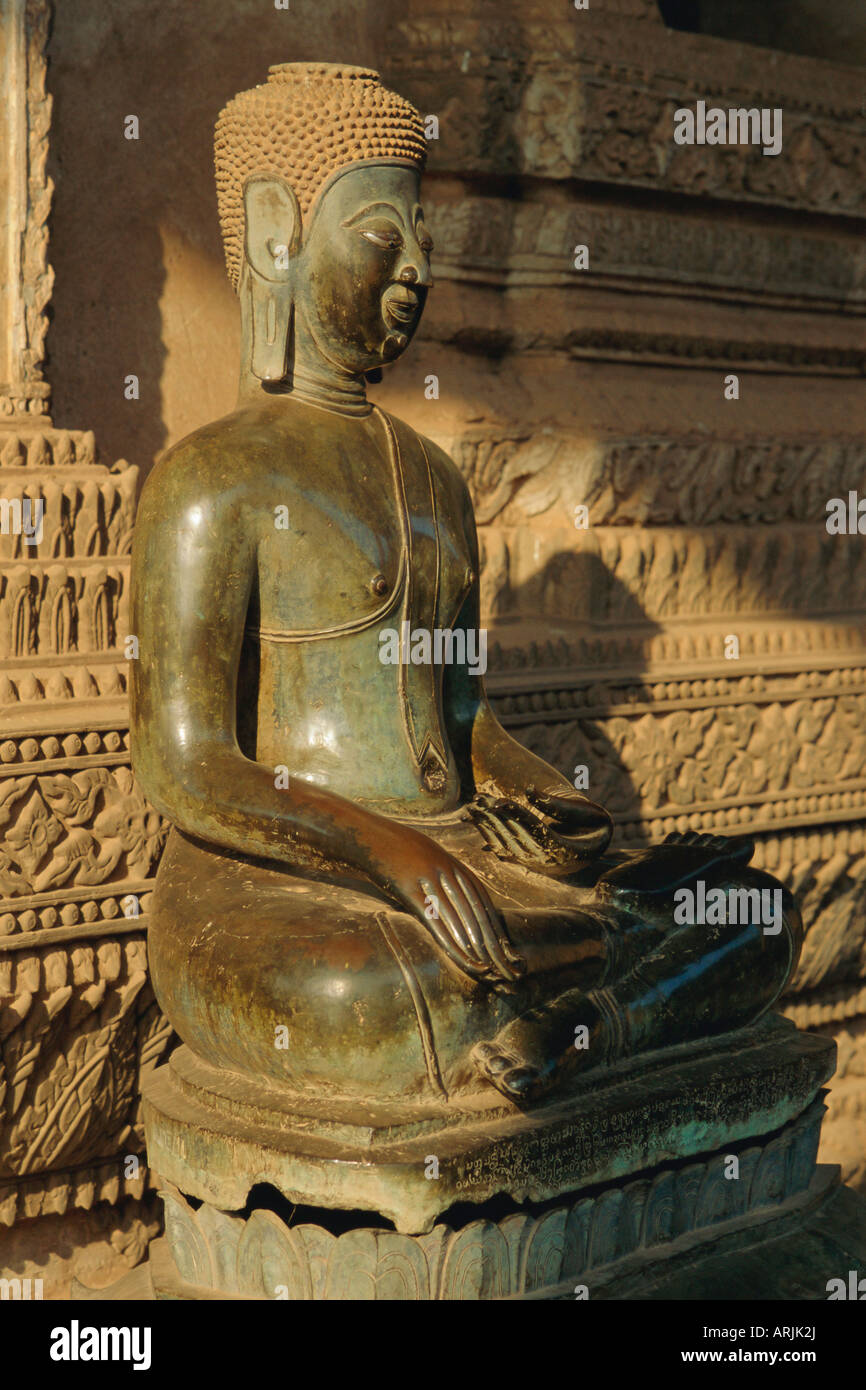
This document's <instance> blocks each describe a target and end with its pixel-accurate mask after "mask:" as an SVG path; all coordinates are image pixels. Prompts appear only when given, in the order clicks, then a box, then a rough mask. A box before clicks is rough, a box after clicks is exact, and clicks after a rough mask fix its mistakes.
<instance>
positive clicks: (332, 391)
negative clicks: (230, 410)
mask: <svg viewBox="0 0 866 1390" xmlns="http://www.w3.org/2000/svg"><path fill="white" fill-rule="evenodd" d="M244 304H245V297H243V296H242V297H241V305H242V310H241V374H240V383H239V388H238V406H242V405H249V404H250V403H251V402H253V401H261V399H262V396H263V395H267V396H293V397H294V398H295V399H296V400H299V401H304V402H306V403H307V404H309V405H316V406H319V407H320V408H321V409H322V410H330V411H333V412H335V413H336V414H338V415H369V414H370V412H371V410H372V409H373V407H372V406H371V405H370V402H369V401H368V400H367V391H366V382H365V379H364V377H363V375H357V376H356V375H355V374H354V373H352V372H348V371H346V370H345V369H344V368H342V367H338V366H337V365H336V364H335V363H333V362H330V361H329V360H328V359H327V357H325V356H324V354H323V353H322V352H321V351H320V350H319V348H318V347H317V346H316V344H315V343H314V341H313V339H312V336H311V335H310V332H309V330H308V329H307V326H306V324H305V323H304V322H303V320H302V319H301V318H300V316H299V315H297V314H296V316H295V323H294V330H293V332H292V333H291V335H290V338H291V346H290V351H289V360H288V365H287V371H286V377H285V380H283V381H280V382H268V383H267V384H266V383H264V382H262V381H260V380H259V378H258V377H257V376H256V375H255V373H254V372H253V370H252V347H253V333H252V324H251V323H250V321H249V317H248V314H247V313H245V312H244V310H243V306H244Z"/></svg>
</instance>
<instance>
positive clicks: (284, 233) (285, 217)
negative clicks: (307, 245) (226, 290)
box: [243, 175, 301, 382]
mask: <svg viewBox="0 0 866 1390" xmlns="http://www.w3.org/2000/svg"><path fill="white" fill-rule="evenodd" d="M244 214H245V218H244V220H245V230H244V258H245V260H246V265H247V272H248V273H247V275H246V276H245V277H243V278H244V279H245V281H246V285H247V293H248V295H249V301H248V304H247V306H246V307H247V311H248V314H249V323H250V326H251V329H252V352H251V361H250V367H251V369H252V372H253V375H254V376H256V377H258V379H259V381H273V382H276V381H282V380H283V378H284V377H285V375H286V367H287V364H288V362H289V360H290V357H291V344H290V338H291V331H292V305H293V298H294V295H293V285H292V281H293V271H294V260H295V256H296V254H297V250H298V247H299V245H300V239H301V214H300V209H299V207H298V200H297V198H296V197H295V194H294V191H293V190H292V189H291V188H290V187H289V185H288V184H287V183H286V182H285V180H284V179H281V178H279V177H278V176H276V175H256V176H254V177H252V178H250V179H248V180H247V182H246V184H245V186H244Z"/></svg>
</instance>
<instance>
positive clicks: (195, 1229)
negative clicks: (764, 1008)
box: [144, 1018, 838, 1299]
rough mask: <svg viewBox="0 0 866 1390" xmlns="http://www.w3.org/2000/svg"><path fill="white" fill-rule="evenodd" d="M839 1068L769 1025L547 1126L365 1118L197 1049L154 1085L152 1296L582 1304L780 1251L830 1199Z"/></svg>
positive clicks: (487, 1102)
mask: <svg viewBox="0 0 866 1390" xmlns="http://www.w3.org/2000/svg"><path fill="white" fill-rule="evenodd" d="M834 1063H835V1049H834V1046H833V1044H832V1042H830V1041H829V1040H827V1039H826V1038H822V1037H816V1036H813V1035H811V1034H807V1033H801V1032H798V1031H797V1030H796V1029H795V1028H793V1027H792V1026H791V1025H790V1024H788V1023H786V1022H784V1021H782V1020H780V1019H777V1018H767V1019H765V1020H763V1021H762V1023H761V1024H759V1025H758V1026H756V1027H754V1028H751V1029H747V1030H743V1031H741V1032H738V1033H735V1034H730V1035H728V1036H727V1037H726V1038H724V1039H722V1040H715V1041H713V1042H712V1043H706V1044H703V1045H700V1046H698V1047H694V1046H692V1047H683V1048H677V1049H670V1050H668V1051H666V1052H662V1053H657V1054H655V1055H651V1056H648V1057H645V1058H642V1059H640V1061H639V1062H631V1063H630V1064H628V1065H627V1066H623V1067H622V1068H619V1069H614V1070H612V1071H609V1072H605V1073H604V1074H603V1075H602V1074H599V1073H595V1074H589V1075H587V1076H586V1077H585V1078H583V1080H582V1082H581V1083H580V1084H579V1085H577V1086H576V1087H575V1088H574V1089H573V1090H572V1091H571V1093H570V1094H569V1095H568V1096H567V1097H564V1098H560V1099H558V1100H557V1101H556V1102H551V1103H549V1104H547V1105H540V1106H536V1107H534V1108H533V1109H532V1110H530V1111H519V1110H517V1109H516V1108H515V1107H512V1106H509V1105H508V1104H507V1103H506V1102H504V1101H503V1100H502V1098H501V1097H500V1096H498V1095H497V1094H495V1093H491V1094H490V1095H489V1096H488V1095H486V1094H479V1095H478V1096H476V1097H473V1098H471V1099H470V1100H468V1101H467V1100H464V1101H463V1102H461V1103H460V1104H454V1103H448V1104H444V1103H443V1104H441V1105H423V1106H421V1105H419V1106H415V1107H407V1106H401V1107H396V1106H395V1107H393V1108H388V1107H381V1106H380V1107H371V1108H370V1109H365V1110H363V1111H362V1110H360V1109H359V1108H358V1107H357V1105H352V1104H349V1103H346V1104H345V1105H342V1106H341V1105H340V1103H339V1102H337V1101H334V1100H331V1101H328V1102H327V1103H326V1102H324V1101H311V1100H309V1099H304V1098H303V1097H300V1096H293V1095H289V1094H287V1093H286V1092H284V1091H278V1090H276V1089H272V1088H270V1087H264V1086H258V1085H256V1084H254V1083H250V1082H249V1081H248V1080H246V1079H244V1078H242V1077H239V1076H235V1075H231V1074H228V1073H225V1072H219V1071H217V1070H216V1069H214V1068H211V1067H208V1066H206V1065H204V1064H203V1063H202V1062H201V1061H199V1060H198V1059H197V1058H195V1057H194V1056H193V1054H192V1053H190V1051H189V1049H187V1048H181V1049H179V1051H178V1052H176V1053H175V1054H174V1055H173V1057H172V1059H171V1060H170V1062H169V1063H168V1064H167V1065H166V1066H164V1067H161V1068H160V1069H159V1070H158V1071H156V1072H155V1073H154V1074H153V1075H152V1076H151V1078H150V1080H149V1081H148V1082H147V1083H146V1086H145V1101H144V1113H145V1126H146V1134H147V1145H148V1159H149V1162H150V1165H151V1167H152V1169H153V1170H154V1171H155V1172H156V1173H157V1174H158V1175H159V1178H160V1179H161V1184H162V1188H161V1191H162V1196H163V1200H164V1202H165V1214H166V1237H165V1240H164V1241H161V1242H160V1243H159V1246H158V1248H156V1249H155V1251H154V1255H153V1259H152V1264H151V1275H152V1279H153V1285H154V1291H155V1294H156V1296H157V1297H160V1298H225V1299H247V1298H253V1299H255V1298H258V1299H261V1298H289V1299H349V1298H352V1299H354V1298H386V1299H464V1298H469V1299H488V1298H503V1297H519V1298H528V1297H546V1298H555V1297H574V1289H575V1287H577V1286H581V1287H582V1286H586V1287H587V1289H592V1290H596V1291H598V1290H599V1289H601V1288H602V1287H608V1288H611V1287H613V1285H615V1283H616V1280H617V1279H619V1278H622V1277H627V1276H628V1275H629V1273H630V1272H632V1271H633V1269H634V1265H635V1261H637V1262H640V1261H642V1260H646V1259H648V1258H652V1259H654V1260H668V1259H673V1260H674V1261H675V1262H676V1260H678V1259H679V1260H681V1259H682V1257H683V1255H684V1254H688V1255H689V1258H695V1259H697V1260H698V1261H700V1260H702V1259H704V1258H705V1257H708V1256H709V1254H710V1253H711V1252H717V1251H718V1249H719V1247H720V1242H721V1244H722V1245H724V1243H725V1242H728V1243H730V1242H731V1241H733V1242H734V1244H735V1245H736V1242H737V1241H739V1242H740V1243H743V1241H747V1237H749V1236H750V1233H751V1236H752V1237H753V1239H752V1243H754V1240H756V1239H757V1240H763V1239H764V1238H765V1235H766V1238H769V1235H767V1234H766V1233H764V1232H763V1227H764V1226H765V1225H767V1226H768V1229H769V1224H770V1223H772V1224H773V1230H774V1231H775V1230H776V1224H778V1223H781V1226H780V1227H779V1230H780V1231H782V1230H785V1231H787V1230H788V1228H789V1227H790V1228H792V1229H793V1228H794V1227H796V1225H797V1223H798V1222H801V1223H802V1222H803V1221H806V1220H808V1219H810V1216H811V1214H812V1213H814V1212H815V1210H817V1208H818V1207H820V1206H821V1205H822V1204H823V1203H825V1202H827V1201H828V1200H831V1198H832V1196H833V1189H834V1185H835V1184H836V1183H837V1181H838V1179H837V1175H836V1173H835V1171H833V1170H823V1171H820V1172H819V1171H818V1170H817V1169H816V1155H817V1150H818V1141H819V1137H820V1128H821V1119H822V1115H823V1112H824V1105H823V1092H822V1090H821V1087H822V1085H823V1083H824V1082H825V1081H827V1080H828V1079H829V1077H830V1076H831V1075H832V1072H833V1067H834ZM368 1213H369V1215H368ZM386 1223H393V1226H394V1227H395V1228H396V1229H385V1226H386ZM747 1243H748V1242H747ZM818 1274H820V1271H818V1272H817V1273H816V1278H817V1277H818ZM822 1287H823V1286H822ZM613 1296H615V1295H613ZM803 1296H806V1297H808V1296H815V1297H819V1296H821V1293H820V1291H819V1290H818V1289H817V1286H816V1290H815V1292H814V1295H810V1294H808V1293H805V1294H804V1295H803Z"/></svg>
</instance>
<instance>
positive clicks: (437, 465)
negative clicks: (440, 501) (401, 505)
mask: <svg viewBox="0 0 866 1390" xmlns="http://www.w3.org/2000/svg"><path fill="white" fill-rule="evenodd" d="M418 438H419V439H420V440H421V443H422V444H423V445H424V448H425V450H426V452H427V457H428V459H429V460H430V468H431V470H432V473H433V478H434V481H435V484H436V488H437V491H439V492H440V494H444V495H445V496H448V497H451V498H452V499H453V501H454V503H455V505H456V506H457V507H459V509H460V510H461V511H462V512H463V514H464V516H465V517H466V518H467V520H468V521H469V522H470V524H471V525H472V526H473V527H474V524H475V510H474V507H473V505H472V497H471V495H470V492H469V487H468V485H467V483H466V479H465V478H464V476H463V474H462V473H461V472H460V469H459V468H458V467H457V464H456V463H455V462H454V460H453V459H452V458H451V457H450V455H449V454H446V452H445V450H444V449H443V448H441V447H440V445H438V444H436V443H434V441H433V440H432V439H428V438H427V436H426V435H424V434H419V436H418Z"/></svg>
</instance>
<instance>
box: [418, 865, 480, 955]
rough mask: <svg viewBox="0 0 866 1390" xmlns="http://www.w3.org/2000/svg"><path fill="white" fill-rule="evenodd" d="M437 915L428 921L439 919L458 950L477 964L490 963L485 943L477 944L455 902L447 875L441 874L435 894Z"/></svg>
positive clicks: (432, 921)
mask: <svg viewBox="0 0 866 1390" xmlns="http://www.w3.org/2000/svg"><path fill="white" fill-rule="evenodd" d="M435 902H436V916H435V917H433V918H431V917H428V919H427V920H428V921H430V922H431V924H432V923H435V922H436V921H437V920H438V921H439V922H441V923H442V927H443V929H444V931H446V932H447V933H448V934H449V935H450V936H451V937H452V939H453V941H454V943H455V945H456V946H457V948H458V950H460V951H462V952H463V954H464V955H465V956H466V959H467V960H469V961H472V963H473V964H474V965H476V966H479V965H480V966H484V965H487V966H489V965H490V960H489V959H488V956H487V952H486V951H485V950H484V947H483V943H482V944H481V945H480V946H479V945H476V943H475V941H474V940H473V939H472V934H471V932H470V931H469V929H468V925H467V923H466V921H465V920H464V917H463V914H462V913H461V912H460V909H459V905H457V904H455V902H454V900H453V895H452V891H451V887H450V884H449V883H448V880H447V878H446V877H445V875H443V874H440V875H439V884H438V892H437V894H436V895H435Z"/></svg>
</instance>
